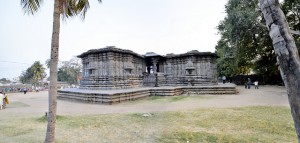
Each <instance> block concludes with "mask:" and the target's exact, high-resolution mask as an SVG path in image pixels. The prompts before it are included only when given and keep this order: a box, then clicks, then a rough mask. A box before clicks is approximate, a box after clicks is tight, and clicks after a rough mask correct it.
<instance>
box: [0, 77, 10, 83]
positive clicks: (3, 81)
mask: <svg viewBox="0 0 300 143" xmlns="http://www.w3.org/2000/svg"><path fill="white" fill-rule="evenodd" d="M0 83H3V84H6V83H11V81H10V80H9V79H7V78H1V79H0Z"/></svg>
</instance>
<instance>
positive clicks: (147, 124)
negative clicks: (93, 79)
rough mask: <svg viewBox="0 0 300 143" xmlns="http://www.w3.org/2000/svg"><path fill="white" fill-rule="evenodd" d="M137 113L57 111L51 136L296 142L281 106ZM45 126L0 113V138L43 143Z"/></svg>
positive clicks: (93, 142)
mask: <svg viewBox="0 0 300 143" xmlns="http://www.w3.org/2000/svg"><path fill="white" fill-rule="evenodd" d="M152 100H154V99H152ZM143 115H144V114H140V113H138V114H137V113H136V114H105V115H84V116H58V120H57V126H56V140H57V142H58V143H65V142H72V143H75V142H76V143H77V142H79V143H80V142H82V143H83V142H88V143H98V142H107V143H127V142H128V143H133V142H138V143H139V142H147V143H148V142H159V143H160V142H164V143H177V142H178V143H186V142H187V141H188V142H189V143H194V142H201V143H205V142H213V143H215V142H220V143H226V142H228V143H230V142H232V143H235V142H239V143H243V142H245V143H247V142H255V143H256V142H263V143H264V142H266V143H274V142H278V143H285V142H297V137H296V133H295V130H294V124H293V121H292V118H291V113H290V109H289V108H287V107H262V106H259V107H241V108H225V109H223V108H222V109H221V108H216V109H215V108H209V109H197V110H186V111H176V112H175V111H172V112H154V113H151V114H147V115H150V116H143ZM46 125H47V121H46V119H45V118H44V117H41V116H28V117H20V116H17V115H16V116H14V117H11V116H5V117H1V118H0V142H4V143H36V142H43V141H44V137H45V132H46Z"/></svg>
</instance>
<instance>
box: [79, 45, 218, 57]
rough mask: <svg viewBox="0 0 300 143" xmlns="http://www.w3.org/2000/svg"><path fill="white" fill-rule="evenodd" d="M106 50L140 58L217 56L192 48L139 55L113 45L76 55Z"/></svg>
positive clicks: (81, 55) (82, 55)
mask: <svg viewBox="0 0 300 143" xmlns="http://www.w3.org/2000/svg"><path fill="white" fill-rule="evenodd" d="M107 52H118V53H124V54H131V55H133V56H136V57H140V58H145V57H154V56H159V57H165V58H178V57H187V56H208V57H217V55H216V54H215V53H211V52H199V51H197V50H192V51H189V52H187V53H184V54H173V53H171V54H167V55H165V56H164V55H159V54H157V53H154V52H147V53H146V54H145V55H140V54H137V53H135V52H133V51H131V50H127V49H120V48H117V47H115V46H106V47H104V48H100V49H91V50H88V51H87V52H84V53H82V54H80V55H78V56H77V57H78V58H83V57H86V56H87V55H90V54H98V53H107Z"/></svg>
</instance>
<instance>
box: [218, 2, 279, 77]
mask: <svg viewBox="0 0 300 143" xmlns="http://www.w3.org/2000/svg"><path fill="white" fill-rule="evenodd" d="M225 12H226V13H227V16H226V17H225V19H224V20H223V21H221V22H220V24H219V26H218V27H217V28H218V30H219V33H220V35H221V39H220V40H219V42H218V44H217V46H216V51H217V55H218V56H219V58H218V60H217V62H218V69H217V70H218V73H219V76H221V75H225V76H229V77H230V76H235V75H240V74H250V73H251V71H254V72H255V73H256V74H266V75H274V74H275V75H276V74H279V71H278V68H277V66H276V60H275V53H274V50H273V47H272V41H271V39H270V38H269V35H268V31H267V28H266V27H265V26H264V25H263V24H262V23H264V19H263V17H262V14H261V12H260V11H259V7H258V0H254V1H247V0H229V1H228V3H227V5H226V6H225Z"/></svg>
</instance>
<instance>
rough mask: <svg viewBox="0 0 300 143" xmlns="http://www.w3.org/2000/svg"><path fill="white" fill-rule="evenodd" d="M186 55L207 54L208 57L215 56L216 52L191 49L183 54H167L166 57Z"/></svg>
mask: <svg viewBox="0 0 300 143" xmlns="http://www.w3.org/2000/svg"><path fill="white" fill-rule="evenodd" d="M186 56H209V57H217V54H215V53H212V52H199V51H198V50H192V51H189V52H186V53H184V54H173V53H171V54H167V55H166V56H165V57H166V58H178V57H186Z"/></svg>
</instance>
